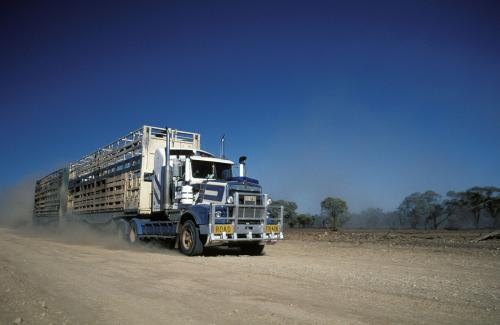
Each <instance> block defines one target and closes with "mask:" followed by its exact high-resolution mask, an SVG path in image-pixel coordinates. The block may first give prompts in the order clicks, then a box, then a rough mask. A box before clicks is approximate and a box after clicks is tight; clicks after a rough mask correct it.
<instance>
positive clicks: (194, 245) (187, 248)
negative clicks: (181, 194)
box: [179, 220, 203, 256]
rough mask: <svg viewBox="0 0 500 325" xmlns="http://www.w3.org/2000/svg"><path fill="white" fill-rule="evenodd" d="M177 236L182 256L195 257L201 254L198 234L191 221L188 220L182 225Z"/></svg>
mask: <svg viewBox="0 0 500 325" xmlns="http://www.w3.org/2000/svg"><path fill="white" fill-rule="evenodd" d="M179 236H180V237H179V249H180V251H181V253H182V254H185V255H188V256H195V255H201V253H203V243H202V242H201V240H200V232H199V230H198V228H196V226H195V224H194V222H193V221H191V220H188V221H186V222H184V223H183V224H182V227H181V232H180V234H179Z"/></svg>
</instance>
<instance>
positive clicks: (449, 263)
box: [0, 228, 500, 324]
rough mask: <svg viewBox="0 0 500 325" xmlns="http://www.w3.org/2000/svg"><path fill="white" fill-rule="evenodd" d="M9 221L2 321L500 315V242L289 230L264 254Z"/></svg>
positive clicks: (2, 258)
mask: <svg viewBox="0 0 500 325" xmlns="http://www.w3.org/2000/svg"><path fill="white" fill-rule="evenodd" d="M217 254H218V252H213V253H212V256H206V257H186V256H183V255H180V254H179V253H177V252H176V251H172V250H168V249H165V248H155V247H149V246H145V247H139V248H133V249H129V248H126V247H123V246H121V244H118V243H114V242H112V241H110V242H97V243H95V241H94V240H92V239H89V240H87V241H83V242H82V241H78V240H72V238H71V236H70V237H69V238H67V237H66V238H61V237H58V236H55V237H50V236H47V235H35V234H31V233H29V232H19V231H13V230H7V229H1V228H0V323H2V324H10V323H12V322H18V323H19V322H22V323H29V324H49V323H53V324H64V323H67V324H87V323H88V324H96V323H99V324H103V323H105V324H152V323H156V324H167V323H168V324H178V323H183V324H236V323H249V324H257V323H260V324H263V323H265V324H269V323H271V324H278V323H286V324H305V323H310V324H336V323H339V324H368V323H369V324H388V323H393V324H409V323H413V324H436V323H448V324H457V323H461V324H470V323H483V324H484V323H490V324H494V323H497V324H498V323H500V250H498V249H491V248H489V249H476V248H436V247H420V246H418V247H411V246H407V247H403V246H397V245H396V246H395V245H388V244H384V243H367V244H359V243H348V242H343V243H342V242H340V243H337V242H316V241H308V240H305V241H302V240H288V241H285V242H283V243H281V244H278V245H276V246H272V247H267V248H266V255H265V256H238V255H234V254H229V255H217Z"/></svg>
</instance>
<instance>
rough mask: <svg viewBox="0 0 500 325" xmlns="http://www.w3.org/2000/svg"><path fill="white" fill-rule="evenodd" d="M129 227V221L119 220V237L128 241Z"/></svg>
mask: <svg viewBox="0 0 500 325" xmlns="http://www.w3.org/2000/svg"><path fill="white" fill-rule="evenodd" d="M129 228H130V225H129V224H128V222H126V221H124V220H122V221H120V222H118V225H117V227H116V230H117V234H118V239H120V240H124V241H128V233H129Z"/></svg>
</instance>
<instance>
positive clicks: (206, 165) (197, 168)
mask: <svg viewBox="0 0 500 325" xmlns="http://www.w3.org/2000/svg"><path fill="white" fill-rule="evenodd" d="M231 166H232V165H229V164H223V163H216V162H212V161H201V160H192V161H191V167H192V170H193V177H195V178H205V179H226V178H229V177H231Z"/></svg>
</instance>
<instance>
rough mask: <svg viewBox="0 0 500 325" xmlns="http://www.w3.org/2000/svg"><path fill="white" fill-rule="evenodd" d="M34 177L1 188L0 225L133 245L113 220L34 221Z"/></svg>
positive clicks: (74, 240)
mask: <svg viewBox="0 0 500 325" xmlns="http://www.w3.org/2000/svg"><path fill="white" fill-rule="evenodd" d="M34 189H35V181H34V180H23V181H20V182H18V183H17V184H15V185H13V186H11V187H6V188H3V189H0V227H2V228H6V229H9V230H10V231H12V232H15V233H17V234H21V235H24V236H32V237H41V238H44V239H48V240H53V241H57V242H62V243H65V244H72V245H92V246H100V247H106V248H110V249H122V248H127V249H130V248H131V247H130V245H129V244H128V243H126V242H125V241H124V240H123V239H121V238H119V237H118V236H117V235H116V233H115V232H114V231H113V225H112V224H111V223H109V224H105V225H99V226H95V225H90V224H88V223H84V222H78V221H73V220H74V218H72V221H71V222H70V221H67V220H66V218H65V217H61V218H59V221H58V222H57V223H52V224H47V225H38V224H34V223H33V220H32V216H33V203H34V197H33V195H34ZM165 245H166V243H163V242H158V241H152V242H147V243H141V244H140V245H137V246H134V249H139V250H141V249H156V248H160V247H164V246H165Z"/></svg>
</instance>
